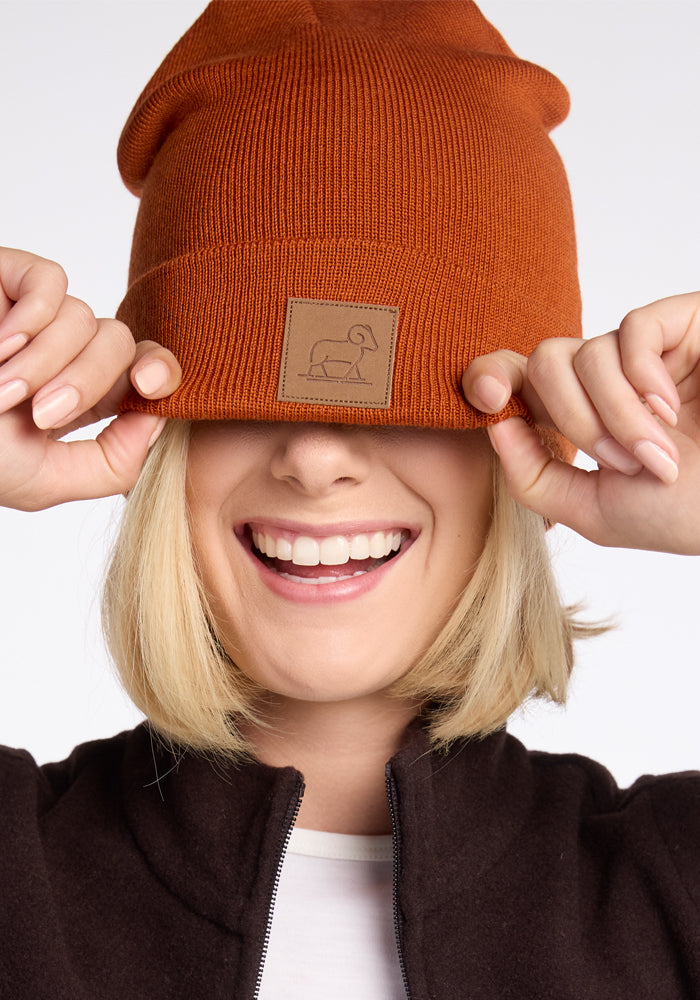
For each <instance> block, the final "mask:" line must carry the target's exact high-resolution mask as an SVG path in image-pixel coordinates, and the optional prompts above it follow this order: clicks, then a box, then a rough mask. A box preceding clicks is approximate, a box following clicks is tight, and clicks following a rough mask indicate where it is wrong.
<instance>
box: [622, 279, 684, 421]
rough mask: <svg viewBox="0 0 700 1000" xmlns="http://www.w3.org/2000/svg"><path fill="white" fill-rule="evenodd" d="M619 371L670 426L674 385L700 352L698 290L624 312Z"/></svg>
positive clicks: (675, 408)
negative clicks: (622, 372) (621, 368)
mask: <svg viewBox="0 0 700 1000" xmlns="http://www.w3.org/2000/svg"><path fill="white" fill-rule="evenodd" d="M619 338H620V354H621V356H622V367H623V370H624V372H625V375H626V376H627V378H628V379H629V381H630V382H631V384H632V385H633V386H634V387H635V389H636V390H637V392H638V393H639V395H640V396H642V397H643V398H644V399H645V400H646V402H647V403H648V405H649V406H650V407H651V408H652V410H653V411H654V412H655V413H656V414H657V416H659V417H660V418H661V419H662V420H664V421H665V422H666V423H667V424H669V425H670V426H675V424H676V419H677V414H678V411H679V409H680V399H679V395H678V391H677V388H676V386H677V385H678V383H679V382H681V381H682V380H683V379H684V378H685V377H686V376H687V375H689V374H690V372H692V370H693V369H694V368H695V366H696V365H697V362H698V355H699V354H700V292H689V293H687V294H685V295H674V296H671V297H669V298H665V299H659V300H658V301H656V302H651V303H650V304H649V305H647V306H642V307H641V308H640V309H634V310H633V311H632V312H630V313H628V314H627V316H625V318H624V319H623V321H622V323H621V324H620V330H619Z"/></svg>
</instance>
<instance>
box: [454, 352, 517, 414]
mask: <svg viewBox="0 0 700 1000" xmlns="http://www.w3.org/2000/svg"><path fill="white" fill-rule="evenodd" d="M526 368H527V358H526V357H524V355H522V354H517V353H516V352H515V351H508V350H500V351H493V352H492V353H491V354H483V355H482V356H481V357H479V358H475V359H474V361H472V363H471V364H470V365H469V367H468V368H467V370H466V371H465V372H464V375H463V376H462V389H463V391H464V396H465V398H466V400H467V402H469V403H471V405H472V406H474V407H476V409H477V410H481V411H482V412H483V413H498V412H499V410H502V409H503V408H504V406H505V405H506V404H507V402H508V400H509V399H510V397H511V396H520V395H522V396H523V398H524V399H525V402H526V403H527V404H528V405H529V403H528V400H527V399H526V398H525V393H526ZM532 402H533V403H534V402H535V401H534V400H532Z"/></svg>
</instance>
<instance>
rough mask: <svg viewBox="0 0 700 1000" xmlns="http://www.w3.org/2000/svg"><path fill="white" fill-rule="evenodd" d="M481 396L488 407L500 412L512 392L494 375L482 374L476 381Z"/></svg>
mask: <svg viewBox="0 0 700 1000" xmlns="http://www.w3.org/2000/svg"><path fill="white" fill-rule="evenodd" d="M474 388H475V389H476V391H477V393H478V395H479V398H480V399H481V401H482V403H485V404H486V407H487V409H489V410H493V411H494V412H498V410H502V409H503V407H504V406H505V405H506V403H507V402H508V400H509V399H510V393H509V392H508V390H507V389H506V387H505V386H504V385H502V384H501V383H500V382H499V381H498V379H497V378H494V377H493V375H481V376H480V377H479V378H478V379H477V380H476V382H475V383H474Z"/></svg>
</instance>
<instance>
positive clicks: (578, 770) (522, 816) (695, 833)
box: [0, 726, 700, 1000]
mask: <svg viewBox="0 0 700 1000" xmlns="http://www.w3.org/2000/svg"><path fill="white" fill-rule="evenodd" d="M389 787H390V789H391V795H392V798H393V800H394V804H395V807H396V814H397V831H396V835H395V849H396V852H397V858H396V864H397V866H398V900H397V906H398V917H399V920H398V924H399V932H400V933H399V936H400V947H401V951H402V955H403V960H404V963H405V969H406V977H407V984H408V990H409V995H410V997H411V998H412V1000H438V998H439V1000H458V998H459V1000H467V998H468V1000H549V998H551V1000H692V998H700V774H697V773H689V774H683V775H669V776H666V777H661V778H643V779H641V780H640V781H638V782H636V784H635V785H634V786H633V787H632V788H631V789H629V790H627V791H621V790H619V789H618V788H617V787H616V785H615V784H614V782H613V780H612V778H611V777H610V775H609V774H608V773H607V772H606V771H605V769H604V768H602V767H600V766H599V765H597V764H594V763H593V762H591V761H589V760H586V759H585V758H581V757H577V756H574V755H564V756H551V755H547V754H543V753H532V752H528V751H527V750H525V749H524V747H523V746H522V745H521V744H520V743H518V741H517V740H515V739H514V738H512V737H511V736H508V735H507V734H506V733H505V732H500V733H497V734H496V735H494V736H491V737H489V738H488V739H486V740H483V741H478V742H469V743H465V744H463V745H460V746H458V747H456V748H455V749H454V750H453V751H452V752H451V753H449V754H448V755H446V756H445V755H442V756H439V755H436V754H433V753H430V752H428V747H427V742H426V739H425V736H424V734H423V733H422V731H421V730H420V728H419V727H418V726H414V727H412V728H411V729H410V730H409V732H408V734H407V739H406V743H405V745H404V747H403V749H402V750H401V751H400V752H399V753H398V754H397V755H396V757H394V759H393V760H392V762H391V764H390V767H389ZM301 790H302V779H301V776H300V775H299V774H298V773H297V772H295V771H294V770H292V769H291V768H287V769H284V770H275V769H271V768H267V767H262V766H260V765H257V764H249V765H245V766H242V767H239V768H231V767H228V766H225V765H221V764H217V765H212V764H211V763H210V762H208V761H207V760H205V759H202V758H198V757H196V756H193V755H190V754H184V755H182V756H181V757H179V758H178V757H175V756H173V755H172V754H170V753H168V752H166V751H163V750H162V749H160V748H158V747H157V745H156V744H154V743H153V742H152V740H151V737H150V734H149V732H148V730H147V729H146V728H145V727H143V726H141V727H138V728H137V729H135V730H134V731H133V732H130V733H124V734H122V735H120V736H116V737H114V738H112V739H108V740H104V741H99V742H94V743H89V744H86V745H84V746H81V747H79V748H78V749H77V750H75V751H74V753H73V754H72V755H71V757H70V758H69V759H68V760H67V761H65V762H63V763H61V764H52V765H48V766H45V767H43V768H39V767H37V766H36V764H35V763H34V762H33V760H32V759H31V757H30V756H29V755H28V754H26V753H24V752H21V751H15V750H2V751H0V810H1V812H0V996H1V997H2V1000H44V998H45V1000H142V998H143V1000H160V998H162V1000H200V998H201V1000H219V998H220V1000H224V998H226V1000H231V998H235V1000H239V998H240V1000H252V998H253V997H254V996H255V991H256V983H257V979H258V974H259V969H260V963H261V958H262V954H263V942H264V938H265V931H266V926H267V921H268V912H269V908H270V899H271V894H272V892H273V886H274V881H275V874H276V870H277V866H278V863H279V859H280V854H281V851H282V848H283V844H284V839H285V834H286V831H287V829H288V827H289V825H290V823H291V822H292V817H293V815H294V809H295V806H296V802H297V799H298V797H299V795H300V794H301ZM290 976H293V970H291V971H290ZM329 1000H332V998H329ZM358 1000H360V998H358Z"/></svg>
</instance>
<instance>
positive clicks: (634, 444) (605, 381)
mask: <svg viewBox="0 0 700 1000" xmlns="http://www.w3.org/2000/svg"><path fill="white" fill-rule="evenodd" d="M574 368H575V372H576V375H577V376H578V378H579V380H580V382H581V385H582V386H583V388H584V390H585V391H586V393H587V395H588V396H589V398H590V400H591V403H592V405H593V406H594V408H595V410H596V412H597V414H598V416H599V418H600V420H601V421H602V424H603V426H604V428H606V434H607V437H604V438H603V439H602V440H599V441H597V442H596V443H595V445H594V451H593V452H589V453H593V454H595V453H596V452H597V453H598V454H601V453H602V452H601V449H602V448H603V447H604V446H605V445H607V446H608V448H614V445H615V442H617V444H618V445H621V446H622V448H623V449H624V450H625V451H627V452H628V453H629V454H631V455H633V456H634V458H635V459H637V460H638V461H639V462H640V463H641V464H642V465H644V466H645V467H646V468H647V469H649V471H650V472H652V473H653V474H654V475H655V476H656V477H657V478H658V479H660V480H661V481H662V482H665V483H673V482H675V481H676V479H677V478H678V457H679V455H678V448H677V446H676V444H675V442H674V441H673V440H672V439H671V438H670V437H669V435H668V434H667V433H666V431H665V430H664V428H663V426H662V424H661V423H660V422H659V420H658V419H657V417H656V416H655V415H654V414H653V413H651V412H650V411H649V409H648V408H647V406H645V405H644V403H643V401H642V399H641V398H640V395H639V393H638V391H637V389H636V388H635V387H634V386H633V385H632V384H631V383H630V382H629V380H628V378H627V375H626V373H625V372H624V371H623V368H622V358H621V354H620V349H619V339H618V335H617V333H610V334H606V335H605V336H602V337H595V338H594V339H593V340H588V341H586V342H585V343H584V344H583V345H582V347H581V349H580V350H579V351H578V353H577V354H576V357H575V359H574ZM587 450H588V449H587ZM603 457H605V456H603ZM613 465H614V463H613ZM615 467H616V466H615ZM620 471H625V470H624V469H620Z"/></svg>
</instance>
